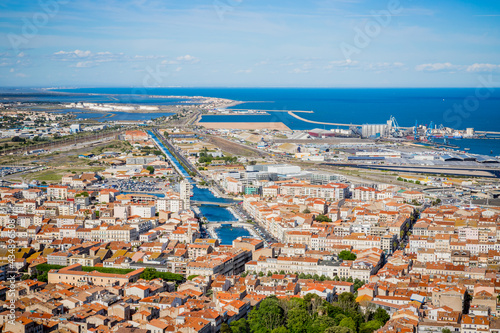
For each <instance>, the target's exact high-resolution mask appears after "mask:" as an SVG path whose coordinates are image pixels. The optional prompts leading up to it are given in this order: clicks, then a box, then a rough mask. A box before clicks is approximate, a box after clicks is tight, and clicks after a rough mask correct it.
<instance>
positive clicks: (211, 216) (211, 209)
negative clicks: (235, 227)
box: [193, 197, 237, 222]
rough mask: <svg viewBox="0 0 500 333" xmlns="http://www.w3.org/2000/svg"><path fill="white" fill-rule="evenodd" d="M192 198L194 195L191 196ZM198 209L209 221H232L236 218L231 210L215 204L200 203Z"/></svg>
mask: <svg viewBox="0 0 500 333" xmlns="http://www.w3.org/2000/svg"><path fill="white" fill-rule="evenodd" d="M193 198H194V197H193ZM200 211H201V213H202V214H203V216H204V217H206V218H207V220H208V221H209V222H234V221H237V219H236V218H235V217H234V215H233V214H231V212H230V211H229V210H228V209H226V208H223V207H219V206H215V205H201V206H200Z"/></svg>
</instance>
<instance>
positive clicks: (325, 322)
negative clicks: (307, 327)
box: [310, 316, 337, 333]
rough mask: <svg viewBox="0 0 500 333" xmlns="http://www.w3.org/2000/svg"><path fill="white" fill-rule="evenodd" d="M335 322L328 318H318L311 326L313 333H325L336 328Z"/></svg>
mask: <svg viewBox="0 0 500 333" xmlns="http://www.w3.org/2000/svg"><path fill="white" fill-rule="evenodd" d="M336 325H337V323H336V322H335V320H334V319H333V318H331V317H328V316H318V317H316V319H314V321H313V322H312V324H311V331H310V332H311V333H323V332H324V331H325V330H326V329H327V328H328V327H332V326H336Z"/></svg>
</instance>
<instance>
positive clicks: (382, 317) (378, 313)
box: [373, 308, 391, 325]
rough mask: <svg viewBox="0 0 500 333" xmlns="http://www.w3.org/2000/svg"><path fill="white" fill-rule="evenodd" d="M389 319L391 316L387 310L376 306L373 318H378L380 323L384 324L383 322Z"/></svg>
mask: <svg viewBox="0 0 500 333" xmlns="http://www.w3.org/2000/svg"><path fill="white" fill-rule="evenodd" d="M389 319H391V316H389V314H388V313H387V311H385V310H384V309H382V308H377V310H375V313H374V314H373V320H378V321H379V322H381V323H382V325H385V323H387V322H388V321H389Z"/></svg>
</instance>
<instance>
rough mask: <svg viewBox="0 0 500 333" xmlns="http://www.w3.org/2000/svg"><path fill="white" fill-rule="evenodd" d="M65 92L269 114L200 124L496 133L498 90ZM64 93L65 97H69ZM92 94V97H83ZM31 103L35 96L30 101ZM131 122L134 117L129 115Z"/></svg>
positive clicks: (476, 143)
mask: <svg viewBox="0 0 500 333" xmlns="http://www.w3.org/2000/svg"><path fill="white" fill-rule="evenodd" d="M53 91H57V92H63V93H66V94H64V95H58V96H53V97H47V96H44V97H43V100H45V101H47V100H50V98H57V99H58V100H60V101H65V102H67V101H68V100H71V98H72V97H71V95H72V94H75V93H76V94H78V95H77V96H76V97H77V98H78V99H77V100H78V101H87V100H86V98H89V101H103V102H105V103H113V102H116V103H137V104H160V103H164V104H175V103H177V102H179V100H180V98H178V99H177V100H175V99H174V100H171V99H165V98H161V97H160V96H205V97H217V98H227V99H231V100H235V101H239V102H241V104H239V105H236V106H234V107H232V108H234V109H252V110H272V111H271V112H268V113H269V115H238V116H234V115H228V116H223V115H217V116H208V115H207V116H203V118H202V120H201V122H283V123H284V124H285V125H287V126H288V127H289V128H290V129H293V130H307V129H314V128H322V129H332V128H337V127H338V126H329V125H317V124H312V123H308V122H304V121H301V120H299V119H296V118H294V117H292V116H290V115H289V114H288V113H287V111H290V110H301V111H313V113H297V115H299V116H300V117H302V118H305V119H308V120H313V121H320V122H332V123H343V124H359V125H362V124H384V123H386V122H387V120H389V118H390V117H391V116H394V117H395V119H396V121H397V123H398V125H399V126H403V127H411V126H415V124H417V125H420V124H422V125H427V126H429V125H431V124H433V125H434V126H440V125H443V126H445V127H452V128H455V129H460V130H463V129H466V128H474V129H475V130H481V131H494V132H500V89H499V88H490V89H487V88H345V89H343V88H147V89H144V88H141V89H137V88H78V89H57V90H53ZM68 93H69V95H68ZM87 94H91V95H87ZM33 98H36V97H33ZM131 117H133V116H131ZM449 143H451V144H453V145H456V146H458V147H460V149H461V150H464V149H466V148H469V149H468V151H469V152H471V153H477V154H486V155H500V140H476V139H461V140H450V142H449Z"/></svg>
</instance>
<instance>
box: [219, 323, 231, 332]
mask: <svg viewBox="0 0 500 333" xmlns="http://www.w3.org/2000/svg"><path fill="white" fill-rule="evenodd" d="M232 332H233V331H232V330H231V328H230V327H229V325H228V324H226V323H222V325H220V333H232Z"/></svg>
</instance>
